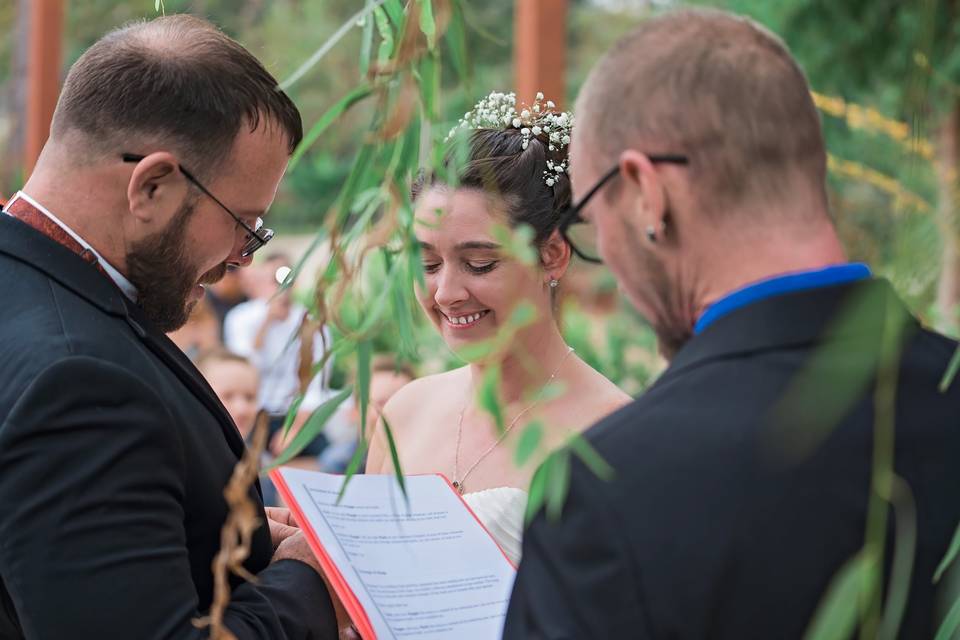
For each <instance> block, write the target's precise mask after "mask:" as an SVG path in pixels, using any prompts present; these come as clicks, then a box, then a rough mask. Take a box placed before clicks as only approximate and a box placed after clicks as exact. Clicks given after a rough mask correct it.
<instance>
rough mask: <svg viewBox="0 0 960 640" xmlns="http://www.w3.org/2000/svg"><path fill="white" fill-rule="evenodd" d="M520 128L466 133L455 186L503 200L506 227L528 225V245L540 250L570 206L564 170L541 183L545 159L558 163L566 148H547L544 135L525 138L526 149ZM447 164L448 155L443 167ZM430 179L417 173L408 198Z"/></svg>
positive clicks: (433, 181) (431, 179) (432, 180)
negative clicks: (530, 239)
mask: <svg viewBox="0 0 960 640" xmlns="http://www.w3.org/2000/svg"><path fill="white" fill-rule="evenodd" d="M523 140H524V137H523V135H522V134H521V132H520V129H517V128H515V127H509V126H508V127H504V128H502V129H476V130H474V131H473V132H472V133H470V137H469V152H468V154H467V159H466V163H465V164H464V165H463V166H462V167H461V168H460V170H459V171H458V172H457V173H458V175H457V179H458V180H457V184H456V187H457V188H467V189H479V190H481V191H484V192H485V193H490V194H496V195H497V196H499V197H501V198H503V201H504V203H505V204H506V206H507V214H508V216H509V219H510V226H512V227H517V226H520V225H522V224H527V225H530V227H531V228H532V229H533V232H534V240H533V241H534V246H537V247H539V246H541V245H543V243H544V242H546V240H547V238H549V237H550V234H551V233H553V231H554V230H555V229H556V228H557V226H558V224H559V222H560V215H561V214H562V213H563V212H564V211H566V209H567V208H568V207H569V206H570V178H569V177H568V176H567V174H566V172H563V173H559V174H558V173H553V172H551V174H550V175H552V176H554V183H553V185H552V186H549V185H547V183H546V178H545V177H544V172H545V171H547V161H548V160H551V161H553V163H555V164H557V165H559V164H560V163H561V162H563V161H565V160H566V159H567V150H568V149H569V146H567V145H564V146H560V145H555V147H554V150H553V151H551V150H550V140H549V137H548V134H547V133H542V134H540V135H538V136H530V138H529V142H528V143H527V147H526V149H524V148H523ZM451 162H452V160H451V159H450V158H449V157H448V160H447V165H448V166H450V165H451ZM438 182H439V180H438V178H437V177H436V176H430V175H424V174H421V175H420V176H419V177H418V179H417V181H416V182H415V183H414V185H413V189H412V193H413V197H414V199H416V198H417V196H418V195H419V194H420V193H421V192H422V191H423V190H424V189H426V188H428V187H429V186H431V185H433V184H436V183H438Z"/></svg>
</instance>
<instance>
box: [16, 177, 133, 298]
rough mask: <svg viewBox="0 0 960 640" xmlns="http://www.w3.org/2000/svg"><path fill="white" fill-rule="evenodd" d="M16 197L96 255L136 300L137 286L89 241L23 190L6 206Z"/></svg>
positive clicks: (130, 296) (118, 284) (124, 291)
mask: <svg viewBox="0 0 960 640" xmlns="http://www.w3.org/2000/svg"><path fill="white" fill-rule="evenodd" d="M18 198H22V199H23V200H26V201H27V202H29V203H30V204H32V205H33V206H34V207H36V209H37V210H38V211H39V212H40V213H42V214H43V215H45V216H47V217H48V218H50V219H51V220H53V221H54V222H55V223H57V226H59V227H60V228H61V229H63V230H64V231H66V232H67V233H68V234H69V235H70V237H71V238H73V239H74V240H76V241H77V242H78V243H79V244H80V246H81V247H83V248H84V249H87V250H88V251H90V253H92V254H93V255H94V256H96V258H97V262H99V263H100V266H102V267H103V270H104V271H106V272H107V275H108V276H110V279H111V280H113V281H114V282H115V283H116V285H117V286H118V287H119V288H120V291H122V292H123V294H124V295H125V296H127V297H128V298H130V300H132V301H133V302H136V301H137V288H136V287H135V286H133V283H132V282H130V281H129V280H127V278H126V276H124V275H123V274H122V273H120V272H119V271H117V270H116V268H114V266H113V265H112V264H110V263H109V262H107V261H106V260H105V259H104V258H103V256H101V255H100V252H98V251H97V250H96V249H94V248H93V247H91V246H90V243H89V242H87V241H86V240H84V239H83V238H81V237H80V236H79V235H78V234H77V232H76V231H74V230H73V229H71V228H70V227H68V226H67V225H66V224H65V223H64V222H63V221H62V220H60V218H58V217H57V216H55V215H53V214H52V213H50V212H49V211H48V210H47V208H46V207H44V206H43V205H42V204H40V203H39V202H37V201H36V200H34V199H33V198H31V197H30V196H28V195H27V194H26V193H24V192H23V191H17V192H16V193H15V194H14V195H13V197H12V198H11V199H10V201H9V202H8V203H7V207H9V206H10V205H11V204H13V203H14V202H16V200H17V199H18Z"/></svg>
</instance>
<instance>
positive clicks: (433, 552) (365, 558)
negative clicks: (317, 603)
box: [270, 467, 516, 640]
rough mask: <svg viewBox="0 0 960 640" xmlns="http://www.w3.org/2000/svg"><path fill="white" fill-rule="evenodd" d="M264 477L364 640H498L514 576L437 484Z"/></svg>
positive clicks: (279, 472)
mask: <svg viewBox="0 0 960 640" xmlns="http://www.w3.org/2000/svg"><path fill="white" fill-rule="evenodd" d="M270 477H271V478H272V479H273V481H274V484H276V486H277V489H278V491H279V492H280V495H281V496H283V499H284V501H285V502H286V503H287V505H288V506H289V507H290V511H291V512H292V513H293V515H294V517H295V518H296V520H297V522H298V523H299V524H300V528H301V529H302V530H303V531H304V533H305V534H306V536H307V539H308V541H309V542H310V546H311V548H312V549H313V552H314V553H315V554H316V556H317V559H318V560H319V561H320V565H321V566H322V567H323V569H324V571H325V572H326V575H327V578H328V580H329V582H330V584H331V586H332V587H333V589H334V590H335V591H336V592H337V595H338V596H339V597H340V600H341V602H343V606H344V608H345V609H346V610H347V613H349V614H350V617H351V619H352V620H353V623H354V625H355V626H356V628H357V630H358V631H359V632H360V635H361V636H362V637H363V639H364V640H373V639H374V638H377V639H379V640H385V639H387V638H437V639H439V638H457V640H495V639H496V638H500V636H501V633H502V630H503V621H504V616H505V614H506V610H507V603H508V601H509V599H510V590H511V588H512V587H513V579H514V577H515V574H516V570H515V569H514V567H513V566H512V565H511V564H510V561H509V560H507V557H506V556H505V555H504V554H503V552H502V551H501V550H500V547H498V546H497V543H496V542H494V541H493V538H491V537H490V534H489V533H487V531H486V529H484V528H483V526H482V525H481V524H480V522H479V521H478V520H477V518H476V517H475V516H474V515H473V513H472V512H471V511H470V509H469V508H468V507H467V505H466V504H465V503H464V502H463V500H462V499H461V498H460V496H459V495H458V494H457V492H456V491H455V490H454V489H453V487H452V486H451V485H450V483H449V482H448V481H447V480H446V478H444V477H443V476H440V475H423V476H408V477H406V478H405V483H406V488H407V495H408V497H409V501H406V500H404V497H403V494H402V492H401V491H400V486H399V485H398V483H397V480H396V478H394V477H392V476H386V475H370V476H367V475H357V476H354V477H353V478H351V480H350V483H349V484H348V485H347V490H346V493H345V494H344V496H343V499H342V500H341V501H340V502H339V503H337V496H338V495H339V493H340V488H341V487H342V485H343V480H344V477H343V476H340V475H331V474H327V473H319V472H315V471H304V470H301V469H293V468H289V467H284V468H280V469H275V470H273V471H272V472H271V473H270Z"/></svg>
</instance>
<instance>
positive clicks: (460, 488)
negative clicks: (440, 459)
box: [453, 480, 463, 495]
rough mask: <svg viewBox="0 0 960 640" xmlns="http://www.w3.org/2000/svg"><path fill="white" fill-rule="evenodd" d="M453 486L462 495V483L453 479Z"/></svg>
mask: <svg viewBox="0 0 960 640" xmlns="http://www.w3.org/2000/svg"><path fill="white" fill-rule="evenodd" d="M453 488H454V489H456V490H457V493H459V494H460V495H463V485H462V484H460V483H459V482H457V481H456V480H454V481H453Z"/></svg>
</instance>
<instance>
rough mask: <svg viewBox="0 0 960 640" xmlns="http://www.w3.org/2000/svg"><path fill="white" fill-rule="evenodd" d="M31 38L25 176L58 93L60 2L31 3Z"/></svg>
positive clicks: (45, 131) (40, 144)
mask: <svg viewBox="0 0 960 640" xmlns="http://www.w3.org/2000/svg"><path fill="white" fill-rule="evenodd" d="M29 21H30V37H29V43H28V45H27V49H28V54H27V127H26V137H25V139H24V158H23V165H24V166H23V170H24V176H25V177H26V176H29V175H30V172H31V171H33V166H34V165H35V164H36V162H37V158H38V157H40V150H41V149H43V145H44V143H46V141H47V136H49V134H50V121H51V120H52V119H53V110H54V108H55V107H56V106H57V97H58V96H59V94H60V65H61V61H62V51H63V0H30V19H29Z"/></svg>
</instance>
